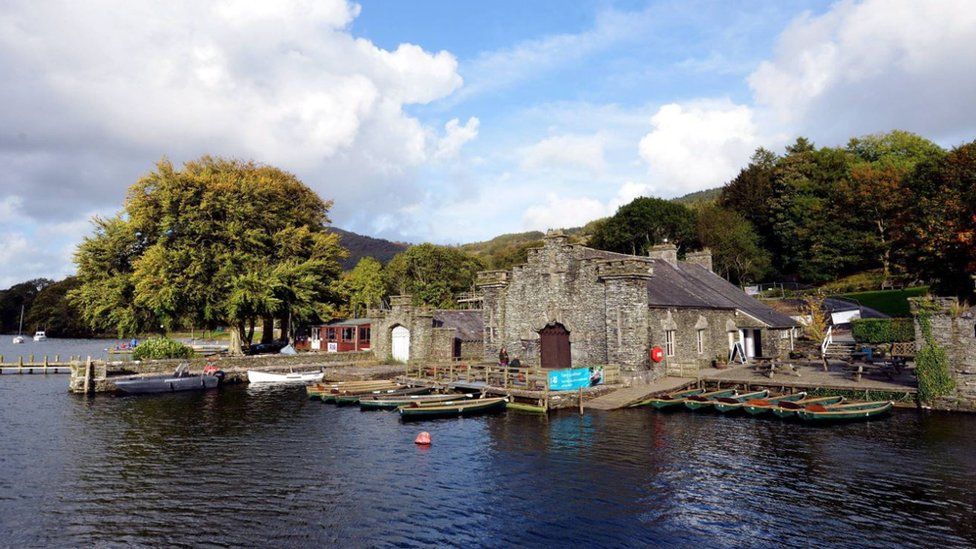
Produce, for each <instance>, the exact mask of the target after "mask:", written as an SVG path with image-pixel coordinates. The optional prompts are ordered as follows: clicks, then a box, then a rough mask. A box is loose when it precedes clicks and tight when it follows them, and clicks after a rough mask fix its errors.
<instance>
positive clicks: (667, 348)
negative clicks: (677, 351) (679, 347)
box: [664, 330, 674, 356]
mask: <svg viewBox="0 0 976 549" xmlns="http://www.w3.org/2000/svg"><path fill="white" fill-rule="evenodd" d="M664 354H665V355H667V356H674V330H668V331H666V332H664Z"/></svg>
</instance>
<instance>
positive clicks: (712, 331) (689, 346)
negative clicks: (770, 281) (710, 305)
mask: <svg viewBox="0 0 976 549" xmlns="http://www.w3.org/2000/svg"><path fill="white" fill-rule="evenodd" d="M652 315H653V318H654V320H653V321H652V322H651V323H650V325H649V333H648V337H649V339H650V342H651V346H652V347H660V348H661V349H667V346H666V337H667V336H666V334H665V331H666V330H674V332H675V341H674V346H675V352H674V356H673V357H668V356H665V358H664V360H663V361H662V362H661V363H660V364H659V365H656V366H655V369H659V370H661V372H662V373H663V372H664V371H666V370H667V368H668V367H669V366H672V367H675V366H679V365H695V366H697V367H698V368H706V367H710V366H711V364H712V361H713V360H715V358H717V357H718V356H722V357H723V358H725V357H728V354H729V336H728V334H729V331H736V330H737V329H738V328H737V327H736V324H735V312H734V311H728V310H721V309H652ZM699 330H702V343H703V346H702V352H701V353H699V352H698V331H699Z"/></svg>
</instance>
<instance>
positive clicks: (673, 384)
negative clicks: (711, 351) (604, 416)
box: [583, 377, 698, 410]
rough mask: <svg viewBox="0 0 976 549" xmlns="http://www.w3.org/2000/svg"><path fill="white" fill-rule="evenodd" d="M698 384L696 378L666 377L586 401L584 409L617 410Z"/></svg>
mask: <svg viewBox="0 0 976 549" xmlns="http://www.w3.org/2000/svg"><path fill="white" fill-rule="evenodd" d="M696 383H698V380H697V379H694V378H687V377H665V378H662V379H659V380H657V381H654V382H653V383H640V384H634V385H631V386H630V387H622V388H620V389H617V390H616V391H613V392H612V393H609V394H606V395H603V396H599V397H597V398H594V399H593V400H588V401H586V402H585V403H584V404H583V407H584V408H589V409H592V410H616V409H618V408H624V407H626V406H627V405H629V404H633V403H634V402H639V401H641V400H644V399H647V398H650V397H652V396H654V395H659V394H664V393H672V392H674V391H678V390H681V389H684V388H685V387H689V386H691V385H695V384H696Z"/></svg>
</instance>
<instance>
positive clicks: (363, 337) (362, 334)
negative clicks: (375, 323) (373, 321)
mask: <svg viewBox="0 0 976 549" xmlns="http://www.w3.org/2000/svg"><path fill="white" fill-rule="evenodd" d="M359 341H369V327H363V328H360V329H359Z"/></svg>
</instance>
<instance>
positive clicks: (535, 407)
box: [505, 400, 549, 414]
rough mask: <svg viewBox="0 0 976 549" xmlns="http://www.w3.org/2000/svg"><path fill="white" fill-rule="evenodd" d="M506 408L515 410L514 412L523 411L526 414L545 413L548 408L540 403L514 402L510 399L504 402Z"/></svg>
mask: <svg viewBox="0 0 976 549" xmlns="http://www.w3.org/2000/svg"><path fill="white" fill-rule="evenodd" d="M505 409H506V410H515V411H516V412H524V413H526V414H546V413H548V412H549V409H548V408H546V407H545V406H544V405H541V404H528V403H526V402H515V400H511V401H509V402H507V403H505Z"/></svg>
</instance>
